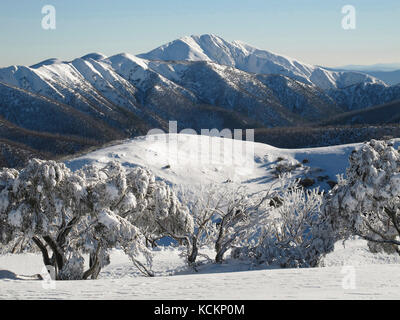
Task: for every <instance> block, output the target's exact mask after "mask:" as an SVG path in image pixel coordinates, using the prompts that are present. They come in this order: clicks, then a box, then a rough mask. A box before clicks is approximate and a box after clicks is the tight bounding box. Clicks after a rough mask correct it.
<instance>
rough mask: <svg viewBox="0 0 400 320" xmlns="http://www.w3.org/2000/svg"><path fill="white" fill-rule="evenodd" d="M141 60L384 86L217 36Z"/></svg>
mask: <svg viewBox="0 0 400 320" xmlns="http://www.w3.org/2000/svg"><path fill="white" fill-rule="evenodd" d="M139 57H142V58H145V59H149V60H189V61H200V60H202V61H212V62H216V63H218V64H222V65H228V66H232V67H235V68H238V69H240V70H244V71H247V72H252V73H258V74H281V75H284V76H288V77H291V78H293V79H296V80H299V81H302V82H304V83H306V84H314V85H316V86H317V87H320V88H322V89H333V88H343V87H346V86H349V85H352V84H356V83H360V82H368V83H382V82H381V81H380V80H378V79H376V78H374V77H372V76H369V75H366V74H363V73H358V72H335V71H329V70H327V69H324V68H322V67H319V66H314V65H310V64H307V63H303V62H300V61H297V60H295V59H292V58H289V57H285V56H283V55H279V54H275V53H272V52H269V51H266V50H261V49H258V48H255V47H253V46H250V45H248V44H246V43H244V42H241V41H233V42H228V41H225V40H224V39H222V38H220V37H218V36H216V35H213V34H205V35H201V36H195V35H193V36H190V37H189V36H186V37H183V38H180V39H178V40H175V41H172V42H170V43H167V44H165V45H163V46H161V47H159V48H156V49H154V50H152V51H150V52H148V53H144V54H140V55H139Z"/></svg>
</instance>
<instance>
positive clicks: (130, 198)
mask: <svg viewBox="0 0 400 320" xmlns="http://www.w3.org/2000/svg"><path fill="white" fill-rule="evenodd" d="M161 226H162V227H161ZM192 228H193V222H192V220H191V219H190V217H189V216H188V212H187V210H186V209H185V208H184V207H183V206H182V205H181V204H180V203H179V201H178V200H177V198H176V196H175V194H174V193H173V192H172V191H171V190H170V188H169V187H168V186H166V185H165V183H163V182H156V181H155V178H154V176H153V175H152V174H151V172H149V171H148V170H146V169H142V168H136V169H133V170H132V171H129V172H127V171H126V170H125V169H124V167H122V166H121V165H120V164H119V163H117V162H110V163H108V164H107V165H106V166H105V167H104V168H100V169H99V168H97V167H95V166H93V165H91V166H86V167H84V168H82V169H81V170H78V171H76V172H72V171H70V170H69V169H68V168H67V167H66V166H65V165H64V164H63V163H57V162H55V161H41V160H36V159H34V160H31V161H30V162H29V164H28V166H27V167H26V168H24V169H22V170H21V171H17V170H13V169H3V170H2V171H1V172H0V234H1V243H2V244H3V248H4V247H5V248H6V249H7V250H8V251H14V252H15V250H16V248H18V245H19V248H20V249H22V248H23V247H24V245H23V244H24V243H25V244H26V243H27V242H26V241H21V240H20V239H24V240H25V239H28V240H29V241H28V243H29V244H35V245H36V246H37V247H38V248H39V249H40V251H41V252H42V256H43V261H44V263H45V265H47V266H53V267H54V268H55V270H56V278H57V279H87V278H89V277H92V278H96V277H97V276H98V274H99V272H100V270H101V268H102V267H104V266H105V265H107V264H108V263H109V251H110V250H111V249H113V248H122V249H123V250H124V252H125V253H126V254H127V255H128V256H129V257H130V258H131V259H132V261H133V262H134V263H135V264H136V265H137V266H140V267H141V269H142V271H143V270H145V271H147V269H146V267H145V266H144V265H143V264H142V263H140V262H139V260H137V257H138V256H140V255H144V256H145V257H146V261H147V263H148V264H150V263H151V255H150V251H149V250H148V249H147V247H146V243H145V240H146V238H145V236H148V237H150V236H162V235H166V234H167V233H168V232H174V233H180V232H187V231H190V230H191V229H192ZM30 240H31V241H30ZM49 249H51V251H52V256H51V257H50V256H49V251H48V250H49ZM85 254H89V256H90V261H89V269H88V270H86V271H84V255H85Z"/></svg>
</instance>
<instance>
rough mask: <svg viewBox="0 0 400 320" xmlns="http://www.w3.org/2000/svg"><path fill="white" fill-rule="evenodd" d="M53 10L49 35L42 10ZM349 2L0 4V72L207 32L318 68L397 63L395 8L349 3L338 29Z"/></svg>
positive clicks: (398, 11)
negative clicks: (350, 20)
mask: <svg viewBox="0 0 400 320" xmlns="http://www.w3.org/2000/svg"><path fill="white" fill-rule="evenodd" d="M48 4H50V5H53V6H54V7H55V8H56V22H57V25H56V29H55V30H44V29H42V27H41V21H42V18H43V16H44V14H42V12H41V10H42V7H43V6H44V5H48ZM347 4H349V3H348V1H342V0H335V1H329V2H327V1H317V0H300V1H299V0H286V1H282V0H281V1H278V0H270V1H265V0H253V1H251V2H250V3H243V2H239V1H228V0H220V1H218V2H217V3H214V2H212V1H211V0H206V1H203V2H202V3H190V2H187V1H183V0H171V1H168V3H167V2H163V1H152V2H151V3H142V2H139V1H129V0H120V1H115V2H113V3H112V2H110V1H107V0H99V1H96V2H95V3H94V2H91V1H88V0H86V1H85V0H81V1H77V0H70V1H68V2H65V1H64V2H63V1H60V0H53V1H48V0H47V1H43V0H38V1H29V0H20V1H18V2H7V3H6V2H1V3H0V30H3V32H0V41H1V43H2V50H0V67H7V66H10V65H28V66H30V65H33V64H36V63H38V62H41V61H44V60H47V59H50V58H58V59H60V60H65V61H70V60H73V59H74V58H77V57H81V56H83V55H85V54H88V53H91V52H101V53H103V54H105V55H107V56H111V55H114V54H118V53H121V52H127V53H131V54H134V55H136V54H140V53H144V52H147V51H150V50H152V49H154V48H156V47H158V46H160V45H163V44H165V43H168V42H170V41H173V40H175V39H177V38H180V37H183V36H189V35H193V34H195V35H201V34H208V33H213V34H216V35H218V36H220V37H222V38H224V39H225V40H227V41H233V40H241V41H243V42H246V43H248V44H250V45H253V46H255V47H258V48H260V49H264V50H268V51H271V52H274V53H278V54H282V55H285V56H289V57H292V58H295V59H297V60H299V61H302V62H306V63H310V64H315V65H321V66H325V67H341V66H346V65H374V64H393V63H399V62H400V60H399V57H400V41H398V30H399V29H400V19H398V17H399V16H400V3H399V1H396V0H383V1H380V2H379V3H378V2H377V1H372V0H353V1H352V3H351V5H353V6H354V7H355V8H356V18H357V20H356V21H357V24H356V29H355V30H344V29H343V28H342V27H341V20H342V18H343V16H344V15H343V14H342V12H341V9H342V7H343V6H344V5H347Z"/></svg>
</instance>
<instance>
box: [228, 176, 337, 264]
mask: <svg viewBox="0 0 400 320" xmlns="http://www.w3.org/2000/svg"><path fill="white" fill-rule="evenodd" d="M280 183H281V186H280V187H279V188H278V190H276V191H275V193H274V196H273V198H272V199H271V201H270V202H269V207H267V208H265V210H267V211H269V215H268V219H266V220H265V221H264V223H263V224H261V225H260V232H259V234H258V235H257V237H253V238H250V241H249V242H248V243H247V245H244V246H242V247H238V248H235V249H234V250H233V251H232V257H233V258H236V259H244V260H251V261H253V262H255V263H257V264H266V265H268V266H277V267H285V268H297V267H315V266H317V265H318V263H319V261H320V259H321V258H322V257H323V256H324V255H325V254H326V253H328V252H330V251H332V250H333V245H334V240H335V237H334V233H333V230H332V228H331V225H330V218H329V217H327V216H324V215H323V214H322V213H321V210H320V208H321V205H322V199H323V196H322V195H321V194H320V193H319V191H318V189H313V190H305V189H304V188H302V187H300V186H299V185H298V181H296V180H292V181H289V180H288V179H287V178H283V177H280Z"/></svg>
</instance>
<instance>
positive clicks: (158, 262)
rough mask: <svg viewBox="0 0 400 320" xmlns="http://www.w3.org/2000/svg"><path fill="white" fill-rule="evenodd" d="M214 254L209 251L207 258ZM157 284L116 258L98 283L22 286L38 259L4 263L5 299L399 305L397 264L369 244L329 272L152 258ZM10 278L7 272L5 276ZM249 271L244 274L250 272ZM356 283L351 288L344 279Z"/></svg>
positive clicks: (164, 253)
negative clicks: (195, 267) (194, 266)
mask: <svg viewBox="0 0 400 320" xmlns="http://www.w3.org/2000/svg"><path fill="white" fill-rule="evenodd" d="M206 252H207V253H211V250H206ZM154 257H155V259H154V270H155V271H156V274H157V276H156V277H154V278H147V277H144V276H141V275H140V274H139V273H138V271H137V270H136V269H135V268H134V267H133V266H132V264H131V263H130V262H129V260H128V259H127V257H126V256H125V255H123V254H122V253H121V252H119V251H114V252H113V254H112V256H111V261H112V262H111V265H109V266H108V267H106V268H105V269H104V270H103V271H102V272H101V274H100V278H99V279H98V280H86V281H58V282H57V283H55V287H52V286H51V285H50V284H49V283H48V282H45V281H32V280H18V279H16V275H13V273H12V272H14V273H15V274H18V275H29V274H35V273H40V272H41V271H42V267H43V266H42V261H41V257H40V256H39V255H34V254H21V255H6V256H1V257H0V299H178V300H184V299H400V272H399V271H400V264H399V262H400V258H399V257H397V256H388V255H384V254H380V255H373V254H371V253H370V252H368V251H367V248H366V243H365V242H364V241H361V240H352V241H348V242H347V243H346V249H344V248H343V246H342V244H341V243H337V245H336V250H335V251H334V252H333V253H331V254H329V255H328V256H327V257H326V258H325V264H326V265H327V267H322V268H312V269H275V270H274V269H261V270H260V269H257V268H253V270H250V271H248V270H247V269H248V267H249V266H246V265H242V264H240V263H234V262H232V261H229V260H228V261H227V262H226V263H224V264H222V265H205V266H204V267H203V268H200V270H199V272H198V273H196V272H193V271H189V270H187V269H186V267H185V263H184V261H183V260H182V259H181V258H180V257H179V249H176V248H161V249H158V250H157V251H155V252H154ZM5 270H9V271H8V272H6V271H5ZM246 270H247V271H246ZM353 275H354V286H352V282H351V281H350V282H349V281H347V280H346V277H349V276H353Z"/></svg>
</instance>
